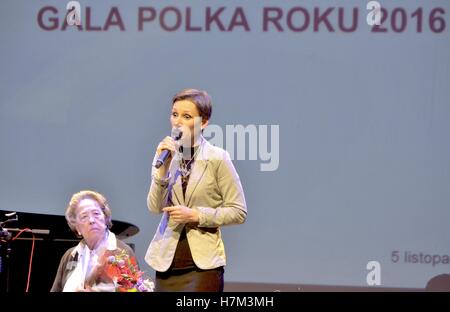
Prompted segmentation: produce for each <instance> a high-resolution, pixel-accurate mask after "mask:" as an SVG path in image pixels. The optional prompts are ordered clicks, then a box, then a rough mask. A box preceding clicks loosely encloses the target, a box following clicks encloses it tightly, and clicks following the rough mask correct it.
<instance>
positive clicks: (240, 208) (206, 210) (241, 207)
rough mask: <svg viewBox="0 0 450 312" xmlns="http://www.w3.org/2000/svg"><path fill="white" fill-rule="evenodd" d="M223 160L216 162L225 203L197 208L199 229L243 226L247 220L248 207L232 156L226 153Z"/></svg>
mask: <svg viewBox="0 0 450 312" xmlns="http://www.w3.org/2000/svg"><path fill="white" fill-rule="evenodd" d="M223 155H224V156H223V158H222V159H220V160H216V162H217V171H216V172H217V173H216V181H217V185H218V187H219V191H220V193H221V194H220V195H221V196H222V199H223V203H222V205H221V206H220V207H216V208H212V207H197V208H196V209H197V211H198V212H199V224H198V226H199V227H218V226H221V225H231V224H241V223H244V222H245V220H246V219H247V205H246V203H245V197H244V191H243V189H242V185H241V181H240V179H239V175H238V174H237V172H236V169H235V168H234V166H233V163H232V162H231V159H230V154H229V153H228V152H227V151H224V154H223Z"/></svg>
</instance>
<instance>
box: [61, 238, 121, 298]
mask: <svg viewBox="0 0 450 312" xmlns="http://www.w3.org/2000/svg"><path fill="white" fill-rule="evenodd" d="M106 235H107V238H106V239H103V241H102V242H101V243H100V245H99V246H98V247H97V248H96V249H95V250H92V251H91V250H90V249H89V247H88V246H87V245H86V243H85V242H84V241H81V242H80V243H79V244H78V245H77V247H75V249H74V250H73V251H72V253H71V256H72V257H74V256H75V255H76V253H78V261H77V264H76V267H75V269H74V270H73V272H72V274H70V276H69V278H68V279H67V282H66V283H65V285H64V289H63V292H74V291H78V290H80V289H84V282H85V280H86V277H88V276H89V274H90V273H91V271H92V269H93V268H95V266H96V265H98V258H99V254H97V252H100V251H104V249H105V248H104V246H105V245H106V249H107V250H115V249H117V240H116V235H114V233H113V232H111V231H109V230H107V234H106Z"/></svg>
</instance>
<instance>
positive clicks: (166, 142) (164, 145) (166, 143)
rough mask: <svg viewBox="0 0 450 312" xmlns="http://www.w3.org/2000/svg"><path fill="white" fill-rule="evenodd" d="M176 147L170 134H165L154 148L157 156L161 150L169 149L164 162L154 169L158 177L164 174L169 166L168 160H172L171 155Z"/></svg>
mask: <svg viewBox="0 0 450 312" xmlns="http://www.w3.org/2000/svg"><path fill="white" fill-rule="evenodd" d="M176 148H177V146H176V143H175V140H174V139H173V138H172V137H170V136H166V137H165V138H164V139H163V140H162V141H161V142H159V144H158V147H157V148H156V154H157V155H158V156H159V155H161V153H162V151H163V150H168V151H170V155H169V157H168V158H167V161H166V162H165V163H164V165H162V166H161V167H159V168H158V169H156V172H157V174H158V175H159V177H163V176H165V174H166V172H167V169H168V168H169V165H170V161H171V160H172V155H173V153H174V152H175V151H176Z"/></svg>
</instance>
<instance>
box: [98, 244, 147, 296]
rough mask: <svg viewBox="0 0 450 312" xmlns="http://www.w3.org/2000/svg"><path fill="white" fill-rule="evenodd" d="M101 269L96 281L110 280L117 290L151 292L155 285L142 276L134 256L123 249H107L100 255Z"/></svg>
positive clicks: (142, 273)
mask: <svg viewBox="0 0 450 312" xmlns="http://www.w3.org/2000/svg"><path fill="white" fill-rule="evenodd" d="M101 264H102V269H101V274H100V276H99V275H97V283H98V282H99V281H102V282H110V283H111V282H112V283H113V284H114V286H115V291H118V292H151V291H153V290H154V288H155V285H154V283H153V281H152V280H151V279H150V278H144V275H145V274H144V272H142V271H140V270H139V268H138V265H137V262H136V259H135V258H134V257H130V255H129V254H128V253H127V252H126V251H125V250H124V249H116V250H114V251H111V250H107V251H105V253H104V254H103V257H102V261H101Z"/></svg>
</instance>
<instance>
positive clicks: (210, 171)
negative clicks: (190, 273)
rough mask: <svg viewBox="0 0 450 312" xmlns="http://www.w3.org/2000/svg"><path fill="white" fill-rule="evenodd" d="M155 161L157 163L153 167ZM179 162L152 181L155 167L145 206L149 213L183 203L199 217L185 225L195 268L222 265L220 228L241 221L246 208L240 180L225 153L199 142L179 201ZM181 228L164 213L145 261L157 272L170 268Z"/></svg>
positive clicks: (174, 160) (158, 211) (223, 250)
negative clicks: (171, 203) (197, 221)
mask: <svg viewBox="0 0 450 312" xmlns="http://www.w3.org/2000/svg"><path fill="white" fill-rule="evenodd" d="M156 159H157V155H155V159H154V161H153V164H154V163H155V161H156ZM178 168H179V162H178V160H176V159H173V160H172V162H171V164H170V167H169V170H168V174H167V177H166V178H165V179H158V178H156V177H155V176H154V175H153V173H154V167H153V170H152V177H153V178H152V183H151V186H150V191H149V193H148V197H147V206H148V208H149V210H150V211H151V212H153V213H162V211H161V209H162V208H164V207H166V206H169V204H168V200H169V196H170V197H171V199H172V202H173V205H184V206H187V207H189V208H192V209H196V210H197V211H198V213H199V223H198V225H194V224H189V223H188V224H186V236H187V240H188V242H189V247H190V249H191V253H192V258H193V260H194V262H195V264H196V265H197V266H198V267H199V268H201V269H212V268H217V267H220V266H224V265H225V264H226V257H225V249H224V245H223V241H222V237H221V232H220V226H222V225H229V224H240V223H243V222H244V221H245V219H246V217H247V207H246V203H245V197H244V192H243V190H242V186H241V182H240V180H239V176H238V174H237V173H236V170H235V169H234V166H233V163H232V162H231V159H230V155H229V154H228V152H227V151H225V150H223V149H221V148H219V147H215V146H213V145H211V144H210V143H209V142H208V141H206V140H205V139H203V141H202V144H201V145H200V150H199V152H198V155H197V157H196V159H195V162H194V164H193V167H192V172H191V176H190V177H189V182H188V185H187V188H186V196H185V198H184V197H183V189H182V186H181V176H180V174H179V172H178ZM183 226H184V224H178V223H175V222H173V221H172V220H171V219H170V218H169V214H168V213H166V212H164V213H163V215H162V218H161V221H160V223H159V226H158V229H157V231H156V233H155V236H154V237H153V240H152V242H151V243H150V246H149V247H148V250H147V253H146V255H145V261H146V262H147V263H148V264H149V265H150V266H151V267H152V268H153V269H155V270H156V271H159V272H164V271H167V270H168V268H169V267H170V265H171V263H172V260H173V256H174V254H175V249H176V247H177V244H178V239H179V238H180V233H181V231H182V229H183Z"/></svg>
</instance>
